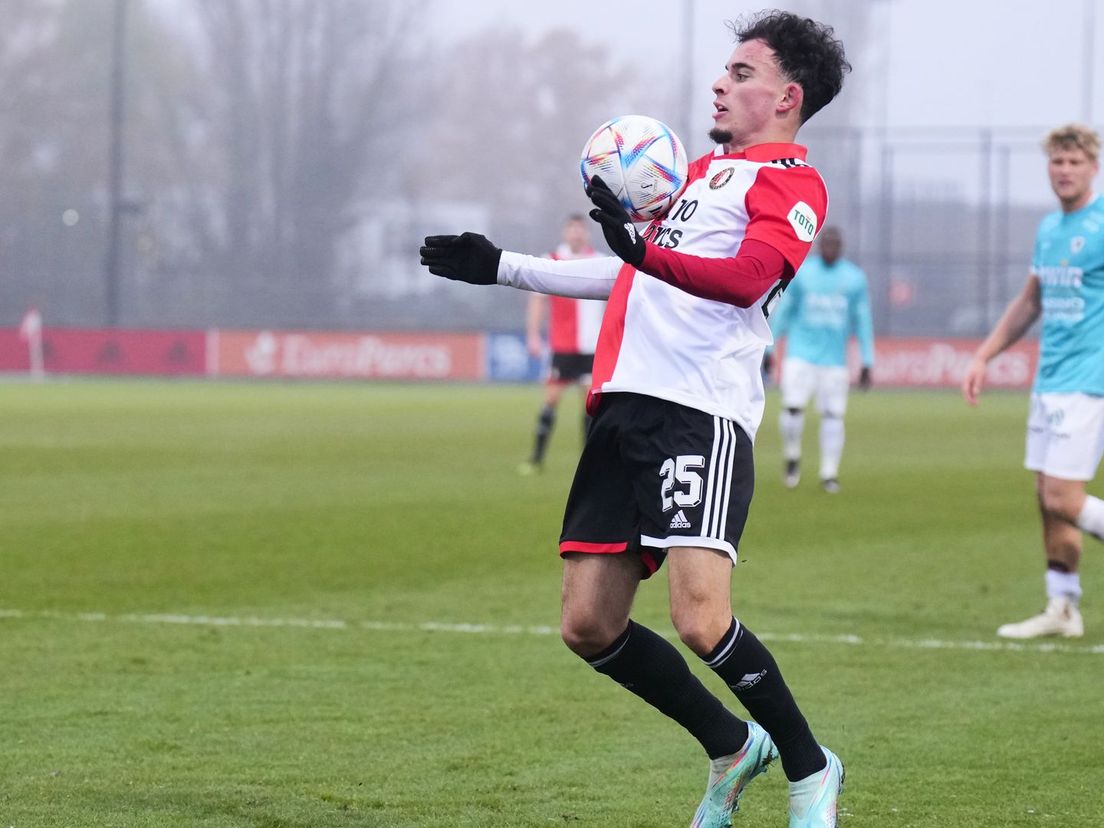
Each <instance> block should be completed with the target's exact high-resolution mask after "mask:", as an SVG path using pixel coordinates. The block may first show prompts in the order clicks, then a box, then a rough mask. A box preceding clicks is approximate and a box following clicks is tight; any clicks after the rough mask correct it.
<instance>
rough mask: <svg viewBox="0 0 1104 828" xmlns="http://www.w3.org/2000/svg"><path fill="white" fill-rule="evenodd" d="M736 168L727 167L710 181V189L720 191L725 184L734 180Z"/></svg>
mask: <svg viewBox="0 0 1104 828" xmlns="http://www.w3.org/2000/svg"><path fill="white" fill-rule="evenodd" d="M735 172H736V168H735V167H725V168H724V169H723V170H721V171H720V172H719V173H717V174H716V175H715V176H713V177H712V178H711V179H709V189H711V190H719V189H721V187H723V186H724V185H725V184H727V183H728V182H729V181H731V180H732V176H733V175H734V174H735Z"/></svg>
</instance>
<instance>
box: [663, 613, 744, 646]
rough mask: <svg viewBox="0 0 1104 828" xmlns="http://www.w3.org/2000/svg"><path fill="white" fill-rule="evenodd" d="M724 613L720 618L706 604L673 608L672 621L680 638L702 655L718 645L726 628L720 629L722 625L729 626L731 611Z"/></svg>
mask: <svg viewBox="0 0 1104 828" xmlns="http://www.w3.org/2000/svg"><path fill="white" fill-rule="evenodd" d="M723 615H724V617H723V618H720V619H719V620H718V617H715V616H716V613H713V612H711V611H709V608H708V606H707V605H705V604H694V605H693V606H691V607H688V606H685V605H684V606H681V607H672V608H671V622H672V623H673V624H674V626H675V632H677V633H678V637H679V640H680V641H681V642H682V643H683V644H685V645H686V646H687V647H689V648H690V649H691V650H693V651H694V652H695V653H697V654H698V655H700V656H704V655H706V654H707V653H709V652H711V651H712V650H713V648H714V647H716V646H717V641H718V640H719V638H720V636H721V635H723V633H724V630H721V631H720V632H718V630H720V628H721V627H722V626H724V627H726V628H727V625H728V623H730V622H731V620H732V616H731V613H728V614H723ZM722 621H723V623H721V622H722Z"/></svg>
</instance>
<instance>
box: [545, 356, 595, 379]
mask: <svg viewBox="0 0 1104 828" xmlns="http://www.w3.org/2000/svg"><path fill="white" fill-rule="evenodd" d="M593 370H594V354H568V353H554V354H552V367H551V368H550V370H549V372H548V381H549V382H563V383H568V382H578V381H579V380H581V379H583V377H588V376H590V373H591V371H593Z"/></svg>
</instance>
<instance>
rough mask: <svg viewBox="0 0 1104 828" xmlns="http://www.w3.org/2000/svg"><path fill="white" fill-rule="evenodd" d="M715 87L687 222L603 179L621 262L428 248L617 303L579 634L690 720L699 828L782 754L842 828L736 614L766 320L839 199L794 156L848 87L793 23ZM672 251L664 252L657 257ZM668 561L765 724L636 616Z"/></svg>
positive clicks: (475, 244)
mask: <svg viewBox="0 0 1104 828" xmlns="http://www.w3.org/2000/svg"><path fill="white" fill-rule="evenodd" d="M733 31H734V33H735V35H736V40H737V42H738V45H737V47H736V49H735V51H734V52H733V53H732V55H731V57H730V58H729V60H728V62H727V63H726V64H725V68H724V73H723V74H722V75H721V76H720V77H719V78H717V80H716V81H715V82H714V84H713V93H714V96H715V97H714V116H713V117H714V128H713V129H712V130H711V131H710V137H711V138H712V139H713V140H714V141H715V142H716V143H717V144H718V148H717V149H716V150H715V151H714V152H713V153H711V154H709V155H706V156H703V157H702V158H699V159H698V160H697V161H695V162H694V163H693V164H691V166H690V174H689V183H688V185H687V187H686V189H685V191H684V192H683V194H682V196H681V197H680V200H679V202H678V203H677V204H675V205H674V206H673V207H672V208H671V210H670V211H669V213H668V214H667V216H665V217H664V218H663V219H661V220H657V221H655V222H652V224H651V225H650V226H649V227H648V229H647V230H646V231H645V232H644V233H643V234H638V233H637V232H636V229H635V228H634V227H633V224H632V222H631V221H630V219H629V216H628V214H627V213H626V212H625V210H624V208H623V207H622V206H621V205H620V203H619V202H618V201H617V199H616V197H614V195H613V193H611V192H610V191H609V189H608V187H606V186H605V184H604V183H603V182H601V181H600V180H599V179H598V178H597V177H596V178H595V179H593V181H592V186H591V187H590V188H589V189H588V195H589V196H590V198H591V200H592V201H593V203H594V205H595V209H594V210H592V211H591V213H590V215H591V218H593V219H594V220H595V221H598V222H599V223H600V224H601V225H602V230H603V234H604V235H605V238H606V242H607V244H608V245H609V246H610V249H611V250H612V251H613V252H614V253H615V254H616V255H617V256H618V257H619V258H617V259H608V258H605V259H588V260H582V261H572V262H556V261H549V260H547V259H540V258H536V257H533V256H524V255H521V254H518V253H510V252H503V251H502V250H500V249H499V248H497V247H495V246H494V245H493V244H491V242H489V241H488V240H487V239H485V238H484V237H482V236H479V235H477V234H473V233H464V234H462V235H459V236H430V237H428V238H427V239H426V241H425V246H424V247H422V248H421V260H422V263H423V264H424V265H426V266H428V267H429V269H430V272H431V273H433V274H435V275H438V276H443V277H446V278H450V279H459V280H461V281H466V282H471V283H475V284H495V283H498V284H504V285H511V286H514V287H520V288H523V289H526V290H536V291H540V292H544V293H558V294H562V295H570V296H578V297H585V298H606V297H608V298H609V304H608V306H607V308H606V314H605V318H604V319H603V322H602V332H601V334H600V336H599V340H598V350H597V352H596V354H595V360H594V377H593V384H592V388H591V393H590V396H589V397H588V410H590V411H591V413H592V414H593V415H594V423H593V425H592V427H591V430H590V434H589V435H588V437H587V441H586V445H585V447H584V449H583V455H582V457H581V458H580V460H579V467H578V470H577V472H576V475H575V480H574V483H573V484H572V488H571V493H570V495H569V497H568V503H567V508H566V513H565V516H564V526H563V532H562V534H561V536H560V554H561V556H562V557H563V559H564V576H563V613H562V619H561V633H562V636H563V639H564V641H565V643H566V644H567V646H568V647H569V648H570V649H571V650H572V651H573V652H575V653H576V654H578V655H579V656H581V657H582V658H583V659H584V660H586V662H587V663H588V664H590V666H591V667H593V668H594V669H595V670H597V671H598V672H600V673H603V674H604V675H607V676H609V677H610V678H612V679H613V680H614V681H615V682H617V683H618V684H619V685H621V686H622V687H624V688H626V689H627V690H629V691H630V692H631V693H633V694H635V695H637V696H638V697H640V698H642V699H643V700H644V701H646V702H647V703H649V704H651V705H652V706H653V707H655V708H656V709H658V710H659V711H661V712H662V713H664V714H665V715H667V716H669V717H671V718H672V719H674V720H675V721H676V722H678V723H679V724H680V725H682V726H683V727H684V728H686V730H688V731H689V732H690V733H691V734H692V735H693V736H694V737H695V738H696V739H697V740H698V741H699V742H700V744H701V745H702V747H703V749H704V750H705V752H706V754H707V755H708V757H709V759H710V773H709V781H708V784H707V788H706V795H705V797H704V799H703V800H702V803H701V805H700V806H699V808H698V810H697V813H696V814H695V815H694V818H693V822H692V826H693V827H694V828H724V826H728V825H730V824H731V817H732V812H733V810H734V809H735V807H736V804H737V802H738V799H739V797H740V795H741V794H742V793H743V790H744V788H745V786H746V785H747V784H748V782H750V781H751V780H752V779H753V778H754V777H755V776H757V775H758V774H759V773H761V772H762V771H763V770H765V769H766V765H767V764H768V763H769V762H770V761H771V760H772V759H773V758H774V757H775V755H776V754H777V755H780V756H781V762H782V770H783V772H784V773H785V774H786V777H787V778H788V779H789V780H790V796H789V824H790V826H791V828H829V826H835V825H836V802H837V799H838V796H839V793H840V791H841V789H842V786H843V765H842V763H841V762H840V760H839V759H838V758H837V757H836V755H835V754H834V753H832V752H831V751H829V750H827V749H826V748H822V747H821V746H820V745H818V744H817V741H816V739H815V738H814V736H813V733H812V730H811V729H810V727H809V725H808V723H807V722H806V720H805V717H804V716H803V715H802V713H801V711H800V709H799V708H798V706H797V704H796V702H795V701H794V698H793V696H792V695H791V693H790V690H789V687H788V686H787V684H786V682H785V680H784V679H783V677H782V674H781V671H780V670H779V668H778V665H777V663H776V662H775V660H774V658H773V656H772V655H771V654H770V652H769V651H768V650H767V648H766V647H765V646H764V645H763V644H762V642H760V641H759V639H758V638H756V636H755V635H754V634H753V633H752V632H751V631H750V630H749V629H748V628H747V627H746V626H745V625H744V624H742V623H741V622H739V621H737V620H736V619H735V618H734V617H733V614H732V594H731V578H732V567H733V564H734V563H735V562H736V560H737V545H738V543H739V540H740V535H741V533H742V531H743V526H744V522H745V519H746V517H747V512H748V508H749V506H750V501H751V494H752V489H753V486H754V471H753V463H752V446H751V444H752V440H753V439H754V436H755V431H756V429H757V428H758V426H759V423H760V421H761V420H762V416H763V404H764V393H763V383H762V377H761V375H760V371H759V369H760V364H761V362H762V358H763V352H764V350H765V348H766V345H767V343H768V342H770V329H769V327H768V326H767V322H766V316H765V314H764V306H765V305H766V304H767V303H768V302H769V301H770V300H771V299H772V298H773V297H774V296H775V295H776V294H777V292H778V291H779V290H781V289H782V288H783V287H784V285H785V284H786V282H788V281H789V280H790V279H791V278H792V277H793V274H794V273H795V272H796V271H797V269H798V268H799V267H800V266H801V263H802V262H803V261H804V259H805V256H806V255H807V254H808V251H809V248H810V246H811V244H812V242H813V239H814V238H815V235H816V230H817V228H818V227H820V225H821V224H822V223H823V221H824V216H825V212H826V209H827V202H828V195H827V192H826V190H825V188H824V182H823V181H822V180H821V178H820V175H819V174H818V173H817V172H816V171H815V170H814V169H813V168H812V167H810V166H809V165H808V164H806V163H805V161H804V158H805V148H804V147H801V146H798V145H796V144H794V143H793V140H794V138H795V136H796V134H797V131H798V129H799V128H800V127H801V125H802V124H803V123H804V122H805V121H806V120H808V118H810V117H811V116H812V115H813V114H814V113H816V112H817V111H819V109H820V108H821V107H823V106H824V105H825V104H827V103H828V102H829V101H831V100H832V99H833V98H834V97H835V96H836V95H837V94H838V92H839V90H840V88H841V87H842V84H843V74H844V72H845V71H847V70H848V69H850V66H849V65H848V64H847V61H846V59H845V57H844V54H843V46H842V44H841V43H840V42H839V41H838V40H836V39H835V37H834V36H833V32H832V29H831V28H829V27H826V26H823V25H821V24H819V23H816V22H815V21H812V20H809V19H805V18H801V17H799V16H798V15H794V14H790V13H788V12H779V11H774V12H769V13H765V14H762V15H759V16H757V17H755V18H754V19H751V20H750V21H748V22H747V23H746V25H743V26H741V27H737V26H733ZM650 240H654V241H650ZM664 560H666V561H667V562H668V563H669V566H668V568H667V571H668V582H669V590H670V601H671V618H672V621H673V622H674V626H675V629H676V631H677V632H678V635H679V638H680V639H681V640H682V642H683V643H684V644H685V645H686V646H687V647H689V648H690V649H691V650H692V651H694V653H696V654H697V655H698V656H699V657H700V658H701V659H702V660H703V661H704V662H705V664H706V665H707V666H708V667H710V668H711V669H712V670H713V671H714V672H715V673H716V674H717V675H718V676H719V677H720V678H721V679H722V680H723V681H724V682H725V684H726V685H727V686H728V687H729V688H730V689H731V690H732V691H733V692H734V693H735V695H736V697H737V699H739V701H740V702H741V704H743V706H744V707H745V708H746V709H747V710H748V711H749V712H750V713H751V715H752V716H753V717H754V718H755V720H756V722H745V721H743V720H741V719H739V718H738V717H736V716H735V715H734V714H733V713H732V712H731V711H729V710H728V709H727V708H726V707H725V706H724V705H723V704H722V703H721V701H720V700H719V699H718V698H716V697H715V696H714V695H713V694H712V693H710V692H709V691H708V690H707V689H706V688H705V686H704V685H703V684H702V683H701V682H700V681H699V680H698V679H697V677H696V676H694V674H693V673H692V672H691V671H690V669H689V666H688V665H687V664H686V661H685V659H684V658H683V656H682V655H681V653H679V651H678V650H677V649H676V648H675V647H674V646H673V645H672V644H671V643H670V642H668V641H667V640H666V639H664V638H663V637H662V636H660V635H658V634H656V633H654V632H652V631H651V630H649V629H648V628H646V627H644V626H643V625H641V624H638V623H636V622H634V621H633V620H631V618H630V613H631V609H632V604H633V599H634V597H635V595H636V592H637V589H638V587H639V585H640V582H641V581H642V580H643V579H645V578H647V577H649V576H650V575H652V574H653V573H654V572H655V571H656V570H657V569H658V568H659V567H660V565H661V564H662V563H663V562H664Z"/></svg>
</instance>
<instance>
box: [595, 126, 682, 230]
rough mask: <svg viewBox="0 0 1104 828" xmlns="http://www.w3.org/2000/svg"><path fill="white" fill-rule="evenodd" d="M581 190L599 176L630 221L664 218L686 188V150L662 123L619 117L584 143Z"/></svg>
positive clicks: (601, 127) (602, 127)
mask: <svg viewBox="0 0 1104 828" xmlns="http://www.w3.org/2000/svg"><path fill="white" fill-rule="evenodd" d="M579 170H580V172H582V174H583V186H587V187H588V186H590V179H591V177H592V176H594V175H596V174H597V175H600V176H601V177H602V180H603V181H604V182H606V184H608V185H609V188H610V189H611V190H613V193H614V195H616V196H617V197H618V199H620V201H621V204H622V205H623V206H624V207H625V209H626V210H628V212H629V215H630V216H632V218H633V221H652V220H653V219H657V218H662V217H663V215H664V214H665V213H666V212H667V210H668V208H670V206H671V205H672V204H673V203H674V202H675V199H677V198H678V197H679V195H680V194H681V193H682V191H683V188H685V187H686V175H687V164H686V150H684V149H683V148H682V142H681V141H680V140H679V139H678V136H677V135H675V133H674V132H673V131H672V130H671V128H670V127H669V126H667V125H666V124H665V123H663V122H662V121H657V120H656V119H655V118H649V117H648V116H647V115H622V116H621V117H619V118H614V119H612V120H610V121H606V123H604V124H602V125H601V126H600V127H598V129H596V130H595V131H594V134H593V135H591V136H590V138H589V139H587V142H586V144H585V145H584V146H583V155H582V158H581V159H580V161H579Z"/></svg>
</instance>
